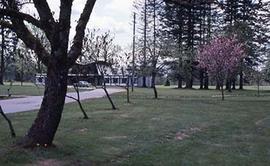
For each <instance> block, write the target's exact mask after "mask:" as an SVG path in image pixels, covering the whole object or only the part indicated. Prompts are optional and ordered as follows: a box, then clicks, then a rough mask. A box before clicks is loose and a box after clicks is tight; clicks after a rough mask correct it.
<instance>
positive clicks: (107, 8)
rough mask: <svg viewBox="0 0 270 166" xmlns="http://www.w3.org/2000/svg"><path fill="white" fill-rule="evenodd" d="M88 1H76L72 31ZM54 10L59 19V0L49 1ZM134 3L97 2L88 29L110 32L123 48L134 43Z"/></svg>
mask: <svg viewBox="0 0 270 166" xmlns="http://www.w3.org/2000/svg"><path fill="white" fill-rule="evenodd" d="M85 1H86V0H74V2H73V12H72V30H71V34H74V28H75V26H76V22H75V20H78V18H79V15H80V14H81V12H82V10H83V7H84V4H85ZM48 2H49V5H50V7H51V9H52V10H54V11H56V15H55V17H56V18H57V17H58V14H57V13H58V11H59V0H48ZM132 3H133V0H97V2H96V5H95V7H94V10H93V13H92V15H91V18H90V20H89V23H88V28H90V29H92V28H99V29H100V30H102V31H107V30H110V31H111V32H112V33H113V34H114V36H115V42H116V43H117V44H119V45H121V46H123V47H125V46H126V45H128V44H131V42H132V25H131V22H132Z"/></svg>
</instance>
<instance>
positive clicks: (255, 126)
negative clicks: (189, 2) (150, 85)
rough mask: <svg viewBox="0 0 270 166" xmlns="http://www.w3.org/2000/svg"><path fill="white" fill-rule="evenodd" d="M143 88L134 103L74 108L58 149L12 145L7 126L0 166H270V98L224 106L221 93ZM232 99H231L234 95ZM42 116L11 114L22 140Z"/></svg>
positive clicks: (242, 95)
mask: <svg viewBox="0 0 270 166" xmlns="http://www.w3.org/2000/svg"><path fill="white" fill-rule="evenodd" d="M159 93H160V99H158V100H153V99H152V96H153V95H152V91H151V90H149V89H136V92H135V93H133V94H132V97H131V101H132V103H131V104H127V103H126V102H125V96H124V93H121V94H117V95H114V96H113V99H114V101H115V103H116V105H117V107H118V108H119V110H117V111H112V110H110V108H111V107H110V105H109V103H108V101H107V99H106V98H104V99H96V100H91V101H86V102H84V107H85V108H86V110H87V112H88V114H89V116H90V117H91V118H90V119H89V120H83V119H82V118H81V117H82V115H81V112H80V111H79V109H78V106H77V105H76V103H73V104H67V105H66V106H65V110H64V113H63V119H62V122H61V125H60V126H59V129H58V132H57V135H56V137H55V142H54V143H55V144H56V148H49V149H35V150H25V149H18V148H17V147H13V146H12V145H13V142H14V140H12V139H10V136H9V131H8V128H7V126H6V123H5V121H3V120H1V121H0V165H18V164H36V165H39V164H50V165H91V164H92V165H136V166H137V165H140V166H142V165H155V166H156V165H160V166H166V165H167V166H174V165H176V166H178V165H188V166H190V165H196V166H197V165H205V166H209V165H250V166H254V165H260V166H261V165H265V166H268V165H269V164H270V141H269V139H270V111H269V108H270V96H268V95H270V92H268V91H264V92H263V95H265V96H264V97H256V91H247V90H246V91H234V92H233V93H231V94H229V95H230V96H227V97H226V98H225V101H221V99H220V98H219V97H216V96H217V95H219V94H220V92H218V91H215V90H209V91H205V90H173V89H159ZM227 95H228V94H227ZM35 115H36V113H35V112H28V113H17V114H12V115H9V116H10V118H11V119H12V121H13V123H14V127H15V129H16V132H17V135H18V136H23V135H24V134H25V132H26V131H27V129H28V128H29V127H30V125H31V123H32V122H33V119H34V118H35Z"/></svg>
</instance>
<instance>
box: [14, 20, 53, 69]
mask: <svg viewBox="0 0 270 166" xmlns="http://www.w3.org/2000/svg"><path fill="white" fill-rule="evenodd" d="M11 21H12V25H13V26H14V29H13V30H14V31H15V33H16V34H17V36H18V37H19V38H20V39H21V40H22V41H23V42H24V43H25V45H26V46H27V47H28V48H30V49H32V50H33V51H34V52H35V53H36V55H37V56H38V58H39V59H40V60H41V61H42V62H43V63H44V65H46V66H47V65H48V61H49V57H50V54H49V53H48V52H47V51H46V49H45V48H44V47H43V45H42V44H41V42H40V40H39V39H38V38H36V37H35V36H34V35H33V34H32V33H31V32H30V31H29V30H28V28H27V27H26V25H25V24H24V22H23V20H19V19H12V20H11Z"/></svg>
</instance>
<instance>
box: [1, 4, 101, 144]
mask: <svg viewBox="0 0 270 166" xmlns="http://www.w3.org/2000/svg"><path fill="white" fill-rule="evenodd" d="M95 2H96V0H87V1H86V4H85V7H84V9H83V12H82V14H81V15H80V18H79V20H78V23H77V26H76V33H75V36H74V38H73V43H72V46H71V47H70V49H68V48H69V47H68V46H69V33H70V25H71V22H70V20H71V11H72V3H73V0H60V13H59V18H58V20H57V21H56V20H55V19H54V18H53V14H52V12H51V10H50V8H49V5H48V3H47V1H46V0H33V3H34V6H35V8H36V10H37V12H38V15H39V18H40V19H37V18H35V17H33V16H31V15H29V14H25V13H22V12H21V11H20V10H19V3H20V1H16V0H4V1H2V3H3V5H5V6H6V9H0V15H6V16H9V18H10V21H9V22H5V21H0V25H2V26H4V27H6V28H10V29H11V30H13V31H14V32H15V33H16V34H17V36H18V37H19V38H20V39H21V40H22V41H23V42H24V43H25V45H26V46H27V47H29V48H30V49H32V50H33V51H34V52H35V53H36V55H37V56H38V58H39V60H40V61H41V62H42V63H43V64H44V65H46V66H47V69H48V70H47V82H46V85H45V92H44V98H43V101H42V104H41V108H40V109H39V112H38V114H37V117H36V119H35V121H34V123H33V125H32V127H31V128H30V129H29V131H28V133H27V134H26V136H25V137H24V139H23V140H22V141H20V144H19V145H21V146H23V147H36V146H44V147H46V146H50V145H52V143H53V139H54V136H55V133H56V131H57V128H58V125H59V123H60V120H61V115H62V112H63V106H64V103H65V96H66V91H67V76H68V69H69V68H70V67H71V66H72V65H73V64H74V63H75V61H76V59H77V58H78V57H79V56H80V54H81V49H82V44H83V38H84V33H85V32H84V31H85V28H86V25H87V23H88V20H89V18H90V15H91V13H92V9H93V7H94V5H95ZM24 21H27V22H29V23H31V24H33V25H35V26H36V27H38V28H40V29H42V30H43V32H44V33H45V35H46V37H47V39H48V40H49V42H50V45H51V50H50V53H49V52H48V51H47V50H46V49H45V47H44V46H43V45H42V44H41V42H40V39H38V38H36V37H35V36H34V35H33V34H32V33H31V32H30V31H29V30H28V28H27V26H26V25H25V23H24Z"/></svg>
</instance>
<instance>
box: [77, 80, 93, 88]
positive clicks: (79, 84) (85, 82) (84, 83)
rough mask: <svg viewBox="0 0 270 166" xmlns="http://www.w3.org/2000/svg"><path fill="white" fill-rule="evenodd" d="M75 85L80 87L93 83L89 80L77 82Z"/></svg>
mask: <svg viewBox="0 0 270 166" xmlns="http://www.w3.org/2000/svg"><path fill="white" fill-rule="evenodd" d="M74 85H75V86H78V87H90V86H91V84H90V83H89V82H87V81H79V82H78V83H75V84H74Z"/></svg>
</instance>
